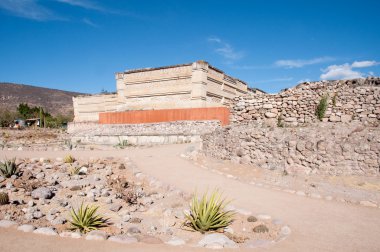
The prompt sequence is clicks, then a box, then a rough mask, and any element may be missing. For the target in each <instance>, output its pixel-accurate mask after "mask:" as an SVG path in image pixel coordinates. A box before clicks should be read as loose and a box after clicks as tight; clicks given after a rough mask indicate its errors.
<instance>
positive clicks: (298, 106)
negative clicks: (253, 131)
mask: <svg viewBox="0 0 380 252" xmlns="http://www.w3.org/2000/svg"><path fill="white" fill-rule="evenodd" d="M323 96H328V108H327V111H326V113H325V116H324V118H323V121H326V122H327V121H328V122H350V121H378V120H380V78H367V79H355V80H339V81H318V82H311V83H310V82H306V83H302V84H300V85H298V86H296V87H294V88H290V89H287V90H285V91H283V92H280V93H278V94H265V93H260V92H258V93H251V94H250V95H246V96H240V97H236V98H235V99H234V100H233V101H232V102H231V104H230V111H231V115H232V118H231V121H232V122H236V123H242V122H250V121H265V122H267V123H269V124H271V125H274V124H277V123H278V124H283V125H293V126H295V125H303V124H307V123H312V122H316V121H317V120H318V118H317V117H316V115H315V112H316V107H317V105H318V103H319V102H320V100H321V98H322V97H323Z"/></svg>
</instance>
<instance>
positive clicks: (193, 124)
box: [68, 120, 221, 145]
mask: <svg viewBox="0 0 380 252" xmlns="http://www.w3.org/2000/svg"><path fill="white" fill-rule="evenodd" d="M220 127H221V126H220V122H219V121H217V120H215V121H177V122H165V123H145V124H98V123H91V122H79V123H75V122H73V123H69V125H68V133H69V134H70V135H71V140H72V141H74V142H75V141H79V140H80V141H81V142H82V143H87V144H110V145H116V144H119V143H120V142H122V141H123V140H127V142H128V143H129V144H133V145H151V144H174V143H186V142H200V141H201V138H200V137H201V135H204V134H207V133H211V132H213V131H214V130H216V129H217V128H220Z"/></svg>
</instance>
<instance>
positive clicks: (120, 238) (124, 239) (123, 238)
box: [108, 235, 138, 244]
mask: <svg viewBox="0 0 380 252" xmlns="http://www.w3.org/2000/svg"><path fill="white" fill-rule="evenodd" d="M108 241H113V242H118V243H124V244H131V243H136V242H138V240H137V238H136V237H133V236H128V235H116V236H111V237H110V238H108Z"/></svg>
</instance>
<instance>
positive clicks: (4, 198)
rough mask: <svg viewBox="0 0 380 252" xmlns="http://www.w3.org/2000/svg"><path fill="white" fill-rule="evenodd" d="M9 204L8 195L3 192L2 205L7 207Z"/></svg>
mask: <svg viewBox="0 0 380 252" xmlns="http://www.w3.org/2000/svg"><path fill="white" fill-rule="evenodd" d="M8 203H9V196H8V193H4V192H1V193H0V205H6V204H8Z"/></svg>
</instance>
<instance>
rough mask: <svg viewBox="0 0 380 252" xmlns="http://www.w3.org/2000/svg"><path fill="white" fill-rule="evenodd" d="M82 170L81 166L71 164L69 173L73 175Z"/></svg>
mask: <svg viewBox="0 0 380 252" xmlns="http://www.w3.org/2000/svg"><path fill="white" fill-rule="evenodd" d="M79 172H80V167H79V166H70V168H69V174H70V175H71V176H74V175H78V174H79Z"/></svg>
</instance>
